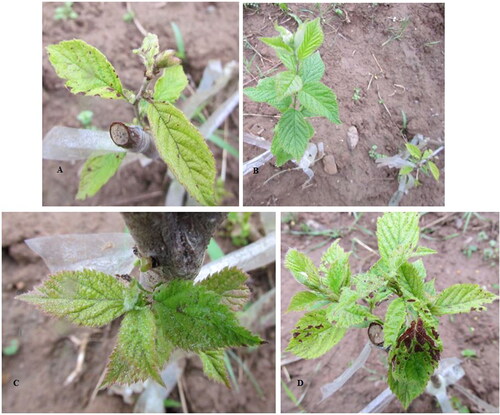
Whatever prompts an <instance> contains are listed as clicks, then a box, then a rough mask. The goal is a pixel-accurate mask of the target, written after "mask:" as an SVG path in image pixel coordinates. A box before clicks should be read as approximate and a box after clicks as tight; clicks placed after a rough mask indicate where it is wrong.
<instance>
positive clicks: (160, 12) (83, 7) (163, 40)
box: [43, 2, 239, 206]
mask: <svg viewBox="0 0 500 415" xmlns="http://www.w3.org/2000/svg"><path fill="white" fill-rule="evenodd" d="M60 5H61V4H60V3H44V4H43V47H44V48H45V46H47V45H49V44H54V43H57V42H60V41H62V40H70V39H75V38H76V39H83V40H84V41H86V42H87V43H89V44H91V45H92V46H95V47H96V48H98V49H99V50H100V51H101V52H103V53H104V54H105V55H106V57H107V58H108V60H109V61H110V62H111V63H112V65H113V66H114V67H115V69H116V71H117V73H118V75H119V76H120V79H121V80H122V83H123V84H124V87H126V88H128V89H130V90H133V91H137V90H138V89H139V86H140V84H141V82H142V78H143V73H144V68H143V66H142V63H141V61H140V59H139V58H138V57H137V55H134V54H132V49H135V48H137V47H139V46H140V45H141V43H142V39H143V36H142V35H141V33H140V32H139V30H138V29H137V28H136V27H135V25H134V24H133V23H126V22H124V20H123V15H124V14H125V13H126V11H127V10H126V6H125V3H121V2H119V3H105V2H96V3H75V4H74V6H73V9H74V10H75V11H76V12H77V13H78V14H79V17H78V18H77V19H76V20H67V21H55V20H54V18H53V16H54V10H55V7H57V6H60ZM133 8H134V11H135V15H136V17H137V19H138V20H139V21H140V23H141V24H142V25H143V26H144V28H145V30H146V31H149V32H151V33H155V34H157V35H158V38H159V41H160V48H165V49H166V48H171V49H175V48H176V43H175V39H174V35H173V32H172V29H171V26H170V23H171V22H175V23H177V25H178V26H179V28H180V30H181V32H182V36H183V39H184V43H185V48H186V53H187V61H186V62H184V69H185V71H186V73H187V74H188V76H189V77H190V84H191V86H194V85H195V84H197V83H198V82H199V80H200V79H201V75H202V73H203V69H204V68H205V66H206V65H207V63H208V61H209V60H211V59H219V60H221V61H222V64H223V65H224V64H226V63H228V62H230V61H232V60H235V61H238V23H237V22H238V14H239V12H238V8H239V6H238V4H237V3H182V2H178V3H133ZM221 95H223V94H221ZM224 99H225V97H223V96H220V97H217V98H216V100H215V101H214V102H212V103H211V104H210V105H209V106H208V108H207V109H208V110H209V111H210V110H213V109H214V108H216V105H219V104H220V103H222V101H223V100H224ZM84 110H92V111H93V112H94V121H93V124H94V125H95V126H96V127H98V128H99V129H102V130H108V129H109V125H110V124H111V123H112V122H113V121H124V122H131V120H132V118H133V116H134V115H133V110H132V106H131V105H130V104H127V103H125V102H119V101H116V100H105V99H101V98H99V97H86V96H81V95H78V96H75V95H73V94H71V93H70V92H69V91H68V90H67V89H66V88H65V87H64V81H63V80H61V79H60V78H58V77H57V75H56V73H55V71H54V69H53V67H52V66H51V65H50V63H49V61H48V58H47V54H46V52H45V49H43V135H44V136H45V134H46V133H47V132H48V131H49V130H50V129H51V128H52V127H54V126H56V125H62V126H67V127H78V128H80V127H81V124H80V122H79V121H78V120H77V119H76V117H77V115H78V114H79V113H80V112H81V111H84ZM227 124H228V125H227V127H228V129H227V132H228V133H227V139H228V141H229V142H230V143H231V144H232V145H233V146H234V147H236V148H238V108H236V109H235V110H234V111H233V114H232V115H231V117H229V119H228V123H227ZM209 147H210V149H211V150H212V152H213V153H214V156H215V160H216V163H217V169H218V172H219V175H220V171H221V161H222V150H221V149H220V148H219V147H217V146H216V145H214V144H213V143H211V142H209ZM227 163H228V164H227V175H226V189H227V190H228V191H229V192H231V194H232V196H228V197H227V198H226V199H225V200H224V202H223V204H225V205H237V204H238V174H239V173H238V172H239V167H238V160H237V159H236V158H235V157H233V156H231V155H228V157H227ZM82 164H83V162H77V163H75V164H72V163H69V162H59V161H47V160H44V161H43V205H44V206H63V205H65V206H66V205H79V206H88V205H91V206H110V205H117V206H124V205H125V206H127V205H144V206H153V205H163V204H164V200H165V193H166V190H167V188H168V180H167V179H166V178H165V173H166V168H165V164H164V163H163V162H162V161H155V162H154V163H152V164H150V165H149V166H147V167H146V168H143V167H141V166H140V165H139V163H138V162H134V163H132V164H128V165H126V166H124V167H123V168H122V169H120V171H119V172H118V173H117V175H115V176H114V177H113V178H112V179H111V180H110V181H109V182H108V183H107V184H106V185H105V186H104V187H103V188H102V189H101V190H100V191H99V193H97V195H95V196H94V197H92V198H89V199H86V200H84V201H76V200H75V195H76V193H77V190H78V181H79V179H78V173H79V171H80V168H81V166H82ZM59 166H61V167H62V168H63V171H64V174H57V173H56V172H57V170H58V167H59Z"/></svg>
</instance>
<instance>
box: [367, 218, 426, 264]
mask: <svg viewBox="0 0 500 415" xmlns="http://www.w3.org/2000/svg"><path fill="white" fill-rule="evenodd" d="M418 219H419V216H418V213H417V212H388V213H385V214H384V215H383V216H382V217H379V218H378V219H377V239H378V249H379V252H380V256H381V257H382V258H383V259H384V260H386V261H387V263H388V264H391V263H392V264H394V266H396V267H399V266H400V265H401V264H402V263H403V262H405V261H406V260H407V259H408V258H409V257H410V256H411V254H412V252H413V251H414V250H415V248H416V246H417V244H418V239H419V232H420V229H419V227H418Z"/></svg>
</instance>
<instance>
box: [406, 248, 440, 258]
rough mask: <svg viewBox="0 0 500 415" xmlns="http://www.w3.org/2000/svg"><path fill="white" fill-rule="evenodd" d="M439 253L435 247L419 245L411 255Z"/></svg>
mask: <svg viewBox="0 0 500 415" xmlns="http://www.w3.org/2000/svg"><path fill="white" fill-rule="evenodd" d="M435 253H437V252H436V251H435V250H434V249H431V248H426V247H425V246H417V249H416V250H415V252H414V253H413V254H412V255H411V256H412V257H415V256H426V255H432V254H435Z"/></svg>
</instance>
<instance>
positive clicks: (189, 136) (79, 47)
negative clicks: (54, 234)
mask: <svg viewBox="0 0 500 415" xmlns="http://www.w3.org/2000/svg"><path fill="white" fill-rule="evenodd" d="M133 52H134V53H135V54H137V55H138V56H139V57H140V58H141V60H142V63H143V64H144V79H143V81H142V84H141V85H140V87H138V88H137V92H132V91H131V90H128V89H126V88H124V87H123V85H122V82H121V80H120V78H119V77H118V75H117V73H116V70H115V69H114V68H113V66H112V65H111V63H110V62H109V61H108V60H107V58H106V57H105V56H104V55H103V54H102V53H101V52H100V51H99V50H98V49H96V48H94V47H93V46H91V45H89V44H87V43H86V42H84V41H83V40H77V39H76V40H69V41H62V42H60V43H58V44H56V45H49V46H48V47H47V53H48V55H49V60H50V63H51V64H52V66H53V67H54V69H55V71H56V73H57V75H58V76H59V77H60V78H62V79H65V80H66V87H67V88H68V89H69V90H70V91H71V92H72V93H73V94H78V93H83V94H84V95H89V96H99V97H101V98H106V99H114V100H124V101H126V102H128V103H129V104H131V105H132V106H133V108H134V112H135V119H134V120H133V124H136V125H129V124H125V123H122V122H113V123H112V124H111V127H110V135H111V138H112V139H113V141H114V143H115V144H116V145H117V146H120V147H122V148H120V147H117V146H115V147H114V149H115V150H113V149H111V150H110V151H108V152H106V154H102V152H101V153H97V154H92V155H91V156H90V157H89V158H88V159H87V161H86V162H85V165H84V166H83V168H82V173H81V176H80V185H79V189H78V194H77V199H85V198H87V197H90V196H93V195H95V194H96V193H97V192H98V191H99V189H100V188H101V187H102V186H103V185H104V184H105V183H107V182H108V180H109V179H110V178H111V177H112V176H113V175H114V174H115V173H116V172H117V171H118V169H119V167H120V165H121V163H122V161H123V158H124V157H125V155H126V151H128V150H129V151H134V152H139V153H143V154H145V155H147V156H148V157H150V158H156V157H160V158H161V159H162V160H163V161H164V162H165V163H166V164H167V166H168V167H169V169H170V170H171V172H172V173H173V174H174V176H175V177H176V179H177V180H178V181H179V182H180V183H181V184H182V185H183V186H184V187H185V188H186V190H187V192H188V193H189V194H190V195H191V196H192V197H193V198H194V199H196V200H197V201H198V202H199V203H201V204H203V205H215V204H216V203H217V201H216V199H217V198H216V195H215V175H216V169H215V160H214V157H213V155H212V153H211V151H210V149H209V148H208V145H207V143H206V142H205V139H204V138H203V136H202V134H201V133H200V132H199V131H198V129H197V128H196V127H195V126H194V125H193V124H192V123H191V122H190V121H189V120H188V119H187V118H186V116H185V115H184V114H183V113H182V111H180V110H179V109H177V108H176V107H175V106H174V105H173V103H174V102H176V101H177V100H178V99H179V97H180V95H181V92H182V91H183V90H184V88H185V87H186V86H187V84H188V80H187V77H186V75H185V73H184V70H183V68H182V65H181V61H180V59H179V58H178V57H176V56H175V51H173V50H163V51H160V47H159V43H158V37H157V36H156V35H154V34H151V33H148V34H147V36H146V37H145V38H144V40H143V43H142V46H141V47H140V48H138V49H135V50H134V51H133ZM64 133H65V131H63V133H62V134H64Z"/></svg>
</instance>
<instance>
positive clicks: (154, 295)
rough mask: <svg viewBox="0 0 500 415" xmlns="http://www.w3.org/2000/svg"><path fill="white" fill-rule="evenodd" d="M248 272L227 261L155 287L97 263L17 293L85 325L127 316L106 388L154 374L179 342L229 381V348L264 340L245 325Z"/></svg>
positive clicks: (211, 375)
mask: <svg viewBox="0 0 500 415" xmlns="http://www.w3.org/2000/svg"><path fill="white" fill-rule="evenodd" d="M246 279H247V275H246V274H245V273H244V272H242V271H240V270H238V269H237V268H225V269H223V270H221V271H219V272H217V273H215V274H212V275H211V276H210V277H208V278H207V279H205V280H203V281H202V282H200V283H198V284H195V283H194V282H193V281H191V280H185V279H174V280H172V281H170V282H168V283H162V284H158V285H156V286H155V287H154V289H153V290H152V291H148V290H146V289H145V288H143V287H142V286H141V284H140V283H139V282H138V281H137V280H135V279H134V278H130V282H129V283H126V282H124V280H123V279H120V280H119V279H117V278H115V277H113V276H112V275H108V274H105V273H102V272H98V271H95V270H90V269H85V270H83V271H62V272H59V273H57V274H54V275H50V276H49V278H48V279H47V280H46V281H44V282H43V283H42V284H41V285H40V286H38V287H36V288H35V289H34V290H33V291H31V292H29V293H26V294H22V295H20V296H19V297H17V298H18V299H20V300H23V301H26V302H28V303H31V304H34V305H36V306H38V307H39V308H40V309H41V310H43V311H45V312H46V313H48V314H50V315H53V316H56V317H64V318H66V319H67V320H69V321H71V322H73V323H75V324H78V325H82V326H91V327H99V326H104V325H106V324H109V323H110V322H111V321H113V320H115V319H117V318H118V317H121V316H123V319H122V321H121V325H120V330H119V333H118V340H117V344H116V346H115V348H114V350H113V352H112V353H111V356H110V360H109V362H108V365H107V372H106V376H105V378H104V380H103V382H102V384H101V385H100V386H101V388H102V387H105V386H108V385H111V384H113V383H120V384H130V383H134V382H138V381H144V380H146V379H148V378H152V379H154V380H155V381H156V382H157V383H159V384H161V385H163V380H162V379H161V377H160V372H161V369H162V368H163V366H164V364H165V363H166V362H167V361H168V359H169V357H170V355H171V354H172V352H173V350H174V349H182V350H186V351H191V352H194V353H196V354H197V355H198V356H199V357H200V359H201V361H202V363H203V370H204V372H205V374H206V375H207V376H208V377H209V378H211V379H214V380H216V381H218V382H221V383H224V384H225V385H227V386H229V379H228V376H227V371H226V369H225V364H224V358H223V352H224V349H225V348H227V347H237V346H247V347H248V346H256V345H260V344H261V343H262V342H263V341H262V340H261V339H260V338H259V337H258V336H256V335H254V334H252V333H251V332H250V331H248V330H247V329H245V328H244V327H242V326H240V324H239V322H238V320H237V318H236V315H235V312H237V311H239V310H241V309H242V307H243V305H244V304H245V303H246V302H247V300H248V298H249V290H248V288H247V286H246V285H245V281H246Z"/></svg>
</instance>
